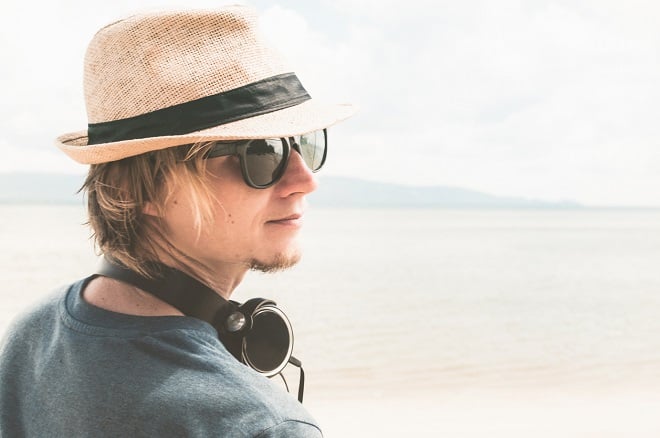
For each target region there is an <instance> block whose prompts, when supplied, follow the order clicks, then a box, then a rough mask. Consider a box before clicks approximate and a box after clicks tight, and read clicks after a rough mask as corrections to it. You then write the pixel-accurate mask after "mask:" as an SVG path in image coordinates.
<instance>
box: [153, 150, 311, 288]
mask: <svg viewBox="0 0 660 438" xmlns="http://www.w3.org/2000/svg"><path fill="white" fill-rule="evenodd" d="M206 164H207V172H208V174H209V177H210V181H211V189H212V192H213V195H214V196H215V198H216V201H214V202H213V203H212V209H213V216H214V223H212V224H203V225H202V229H201V231H198V230H197V227H196V224H195V217H194V209H193V207H192V205H193V204H192V202H191V200H190V194H189V190H185V189H182V188H180V187H175V188H174V190H173V194H172V196H171V197H170V199H169V201H168V203H167V204H166V206H165V213H164V215H163V217H162V220H163V222H164V225H165V230H166V233H167V235H168V238H169V239H170V242H171V243H172V244H173V245H174V246H175V247H176V248H177V249H178V250H180V251H182V252H183V253H185V254H186V255H188V256H189V257H191V258H193V259H195V260H196V261H198V262H201V263H203V264H204V265H205V266H207V267H208V268H210V269H211V270H212V271H213V272H214V273H217V274H218V275H232V272H237V273H239V272H240V273H241V275H242V273H244V272H245V270H247V269H249V268H252V269H259V270H263V271H269V270H276V269H282V268H286V267H289V266H292V265H293V264H295V263H296V262H297V261H298V259H299V258H300V250H299V247H298V244H297V241H296V237H297V235H298V231H299V230H300V227H301V226H302V215H303V213H304V208H305V195H306V194H308V193H310V192H312V191H314V190H315V189H316V186H317V183H316V180H315V178H314V175H313V173H312V172H311V171H310V170H309V168H308V167H307V166H306V165H305V163H304V161H303V159H302V157H301V156H300V154H299V153H298V152H295V151H292V153H291V157H290V159H289V165H288V168H287V170H286V172H285V174H284V176H283V177H282V178H281V179H280V180H279V181H278V182H277V183H276V184H275V185H273V186H271V187H269V188H267V189H254V188H251V187H249V186H248V185H247V184H246V183H245V182H244V181H243V177H242V175H241V170H240V165H239V159H238V157H236V156H226V157H218V158H211V159H209V160H208V161H207V163H206Z"/></svg>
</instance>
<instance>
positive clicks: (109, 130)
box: [0, 6, 354, 437]
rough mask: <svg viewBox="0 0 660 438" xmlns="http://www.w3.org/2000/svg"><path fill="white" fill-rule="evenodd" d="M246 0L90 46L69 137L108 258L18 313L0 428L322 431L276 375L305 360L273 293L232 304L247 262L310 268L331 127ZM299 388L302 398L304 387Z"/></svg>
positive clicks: (136, 21) (2, 372) (139, 26)
mask: <svg viewBox="0 0 660 438" xmlns="http://www.w3.org/2000/svg"><path fill="white" fill-rule="evenodd" d="M255 22H256V19H255V16H254V14H253V12H252V11H251V10H250V9H248V8H245V7H240V6H232V7H226V8H223V9H220V10H216V11H179V12H163V13H150V14H142V15H136V16H132V17H129V18H127V19H124V20H121V21H118V22H116V23H113V24H110V25H108V26H106V27H104V28H103V29H101V30H100V31H99V32H98V33H97V34H96V35H95V36H94V38H93V40H92V41H91V43H90V45H89V47H88V50H87V54H86V58H85V79H84V80H85V84H84V85H85V98H86V104H87V112H88V117H89V125H88V129H87V130H86V131H83V132H77V133H71V134H65V135H63V136H61V137H59V138H58V145H59V147H60V148H61V149H62V150H63V151H64V152H65V153H67V154H68V155H69V156H70V157H72V158H73V159H75V160H77V161H79V162H81V163H86V164H91V166H90V170H89V174H88V177H87V179H86V181H85V183H84V187H83V189H84V190H85V191H86V194H87V200H88V210H89V211H88V212H89V223H90V225H91V227H92V229H93V232H94V236H95V239H96V243H97V246H98V248H99V249H100V251H101V252H102V253H103V254H104V261H103V264H102V267H101V268H100V270H99V271H98V272H97V273H94V274H93V275H91V276H90V277H88V278H86V279H83V280H81V281H78V282H76V283H74V284H73V285H71V286H69V287H67V288H66V289H65V290H62V291H58V292H57V293H56V294H54V295H53V296H52V297H51V298H50V299H49V300H47V301H46V302H44V303H41V304H40V305H39V306H37V307H36V308H35V309H32V310H31V311H30V312H28V313H27V314H26V315H23V316H22V317H21V318H19V319H18V320H17V321H16V322H15V323H14V324H13V326H12V327H11V328H10V330H9V332H8V336H7V339H6V341H5V342H4V343H3V346H2V350H1V353H0V354H1V356H0V436H2V437H14V436H17V437H22V436H28V437H32V436H33V437H50V436H57V437H71V436H94V437H103V436H113V437H115V436H122V437H124V436H153V437H156V436H157V437H169V436H177V437H179V436H185V437H209V436H223V437H224V436H229V437H234V436H237V437H242V436H246V437H257V436H259V437H275V436H282V437H284V436H286V437H298V436H301V437H307V436H309V437H317V436H320V435H321V433H320V429H319V427H318V425H317V424H316V423H315V421H314V420H313V419H312V418H311V417H310V415H309V414H308V413H307V412H306V411H305V410H304V408H303V406H302V405H301V404H300V403H299V402H298V401H296V400H295V398H294V397H292V396H291V395H289V394H287V393H286V392H284V391H282V390H281V388H280V387H278V386H276V385H274V384H273V383H271V381H270V380H269V379H268V378H267V377H269V376H272V375H274V374H277V373H278V372H280V371H281V369H282V368H283V367H284V366H285V365H286V363H287V362H291V363H294V364H299V363H298V362H297V360H296V359H294V358H292V357H291V348H292V346H291V345H292V342H291V329H290V326H289V324H288V320H287V319H286V317H285V316H284V314H283V313H282V312H281V311H280V310H279V309H277V307H276V306H275V305H274V303H272V302H270V301H268V300H258V299H257V300H250V301H248V302H247V303H245V304H243V305H242V306H239V305H238V304H237V303H233V302H229V301H228V300H229V298H230V296H231V293H232V291H233V290H234V288H235V287H236V286H237V285H238V284H239V283H240V282H241V280H242V278H243V276H244V274H245V273H246V272H247V271H248V270H250V269H255V270H261V271H276V270H280V269H284V268H287V267H290V266H292V265H293V264H295V263H296V262H297V261H298V259H299V257H300V254H299V249H298V246H297V243H296V238H297V234H298V230H299V229H300V227H301V225H302V217H303V213H304V200H305V195H307V194H308V193H310V192H312V191H313V190H314V189H315V187H316V182H315V179H314V176H313V172H315V171H317V170H319V169H320V167H321V166H322V165H323V162H324V161H325V156H326V152H327V128H328V127H329V126H331V125H333V124H334V123H336V122H338V121H340V120H342V119H345V118H347V117H349V116H350V115H351V114H352V113H353V112H354V109H353V107H351V106H350V105H325V104H321V103H317V102H316V101H314V100H312V99H311V98H310V97H309V95H308V94H307V92H306V91H305V89H304V88H303V87H302V85H301V84H300V82H299V81H298V79H297V78H296V76H295V74H293V73H292V71H291V70H290V69H289V68H288V67H287V66H286V64H285V62H284V61H283V60H282V59H281V57H280V56H279V55H278V54H277V53H276V52H275V51H273V50H272V49H271V48H269V47H268V46H267V45H266V44H264V42H263V41H262V39H261V37H260V36H259V35H258V34H257V32H256V30H255ZM300 397H302V394H300Z"/></svg>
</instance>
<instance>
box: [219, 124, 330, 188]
mask: <svg viewBox="0 0 660 438" xmlns="http://www.w3.org/2000/svg"><path fill="white" fill-rule="evenodd" d="M291 149H295V150H296V151H298V153H299V154H300V155H301V156H302V158H303V161H304V162H305V164H306V165H307V167H309V169H310V170H311V171H312V172H318V171H319V170H320V169H321V167H323V163H325V157H326V155H327V153H328V132H327V129H323V130H318V131H313V132H310V133H308V134H303V135H297V136H293V137H288V138H262V139H254V140H238V141H232V142H216V143H215V144H214V145H213V147H212V148H211V149H210V150H209V152H208V154H207V155H206V158H215V157H223V156H226V155H238V157H239V159H240V162H241V172H242V174H243V180H245V183H246V184H247V185H249V186H250V187H254V188H255V189H265V188H267V187H270V186H272V185H273V184H275V183H276V182H277V181H279V179H280V178H282V175H284V172H286V168H287V165H288V164H289V157H290V156H291Z"/></svg>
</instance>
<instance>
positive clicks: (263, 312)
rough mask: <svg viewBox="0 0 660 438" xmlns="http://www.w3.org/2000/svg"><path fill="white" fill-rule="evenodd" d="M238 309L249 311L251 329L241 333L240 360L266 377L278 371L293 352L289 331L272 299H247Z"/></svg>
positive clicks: (282, 314) (286, 320) (290, 331)
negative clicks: (242, 334)
mask: <svg viewBox="0 0 660 438" xmlns="http://www.w3.org/2000/svg"><path fill="white" fill-rule="evenodd" d="M239 311H241V312H243V311H245V312H250V313H249V315H250V319H251V321H252V324H251V328H250V329H249V330H247V331H246V332H245V333H244V336H243V340H242V346H241V361H242V362H243V363H245V364H246V365H248V366H250V367H251V368H253V369H254V370H256V371H258V372H259V373H261V374H263V375H265V376H267V377H270V376H274V375H275V374H277V373H279V372H280V371H282V369H283V368H284V367H285V366H286V364H287V363H288V362H289V358H290V357H291V354H292V352H293V330H292V329H291V323H290V322H289V319H288V318H287V317H286V315H285V314H284V312H282V311H281V310H280V309H279V308H277V306H276V304H275V302H273V301H270V300H264V299H260V298H253V299H251V300H248V301H247V302H246V303H245V304H243V305H242V306H240V307H239Z"/></svg>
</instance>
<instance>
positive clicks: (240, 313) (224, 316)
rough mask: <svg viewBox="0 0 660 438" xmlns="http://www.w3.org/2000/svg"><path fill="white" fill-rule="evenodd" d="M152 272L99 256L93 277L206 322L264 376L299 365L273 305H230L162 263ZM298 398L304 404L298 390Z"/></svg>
mask: <svg viewBox="0 0 660 438" xmlns="http://www.w3.org/2000/svg"><path fill="white" fill-rule="evenodd" d="M153 267H155V268H157V269H156V271H157V272H159V273H160V275H159V276H158V277H155V278H147V277H144V276H142V275H140V274H138V273H137V272H135V271H132V270H130V269H128V268H126V267H124V266H122V265H119V264H118V263H116V262H114V261H111V260H109V259H108V258H106V257H103V259H102V261H101V265H100V267H99V269H98V270H97V271H96V274H97V275H101V276H104V277H109V278H114V279H115V280H119V281H123V282H125V283H128V284H131V285H133V286H136V287H138V288H140V289H142V290H144V291H145V292H148V293H150V294H152V295H154V296H155V297H157V298H159V299H161V300H162V301H164V302H166V303H168V304H170V305H172V306H174V307H175V308H177V309H178V310H180V311H181V313H183V314H184V315H186V316H191V317H194V318H197V319H201V320H203V321H206V322H208V323H209V324H211V325H212V326H213V327H214V328H215V329H216V331H217V332H218V338H219V339H220V341H221V342H222V343H223V345H224V346H225V348H227V350H228V351H229V352H230V353H231V354H232V355H233V356H234V357H235V358H236V359H237V360H239V361H240V362H241V363H243V364H245V365H247V366H249V367H250V368H252V369H254V370H255V371H257V372H259V373H260V374H263V375H264V376H266V377H271V376H274V375H276V374H278V373H280V372H281V371H282V369H284V367H285V366H286V364H287V363H289V362H291V363H293V364H296V363H298V364H299V361H298V360H297V359H295V358H292V356H291V354H292V353H293V330H292V328H291V323H290V322H289V319H288V318H287V317H286V315H285V314H284V312H282V311H281V310H280V309H279V308H277V305H276V303H275V302H274V301H272V300H268V299H264V298H252V299H250V300H248V301H246V302H245V303H244V304H239V303H237V302H235V301H231V300H229V301H228V300H225V299H224V298H222V297H221V296H220V295H218V294H217V293H215V292H214V291H213V289H211V288H209V287H208V286H206V285H205V284H203V283H201V282H200V281H198V280H196V279H195V278H193V277H191V276H189V275H187V274H185V273H184V272H181V271H179V270H177V269H174V268H170V267H169V266H166V265H163V264H160V263H154V266H153ZM301 372H302V368H301ZM301 376H302V374H301ZM298 398H299V399H300V401H301V402H302V391H301V390H300V388H299V397H298Z"/></svg>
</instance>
